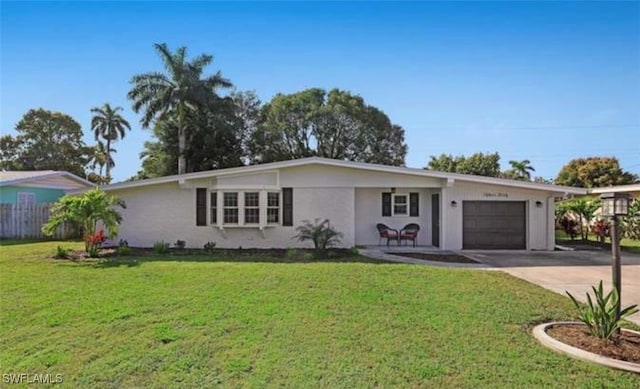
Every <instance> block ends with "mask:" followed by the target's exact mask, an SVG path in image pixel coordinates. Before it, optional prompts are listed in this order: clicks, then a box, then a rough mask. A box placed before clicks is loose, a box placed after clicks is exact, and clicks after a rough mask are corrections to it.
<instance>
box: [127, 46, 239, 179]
mask: <svg viewBox="0 0 640 389" xmlns="http://www.w3.org/2000/svg"><path fill="white" fill-rule="evenodd" d="M154 47H155V49H156V52H157V53H158V55H159V56H160V59H161V60H162V63H163V65H164V68H165V71H166V74H164V73H159V72H150V73H144V74H138V75H135V76H133V78H132V79H131V83H132V84H133V87H132V89H131V90H130V91H129V93H128V95H127V96H128V97H129V99H130V100H132V102H133V104H132V107H133V110H134V111H135V112H136V113H138V112H140V111H141V110H143V111H144V114H143V116H142V119H141V120H140V123H141V124H142V127H143V128H148V127H149V125H150V124H151V123H152V122H154V121H157V120H162V119H166V118H168V117H171V116H172V117H174V118H175V119H176V120H177V123H178V174H184V173H185V172H186V163H185V157H184V153H185V148H186V133H187V120H186V119H187V116H188V115H189V113H190V111H191V112H192V111H193V110H196V109H198V108H201V107H204V106H206V105H208V104H210V103H211V101H212V100H215V99H217V98H218V97H217V95H216V90H217V89H219V88H229V87H231V86H232V84H231V82H230V81H229V80H227V79H225V78H223V77H222V73H220V71H218V72H216V73H215V74H213V75H210V76H207V77H204V78H203V77H202V73H203V71H204V68H205V67H206V66H208V65H209V64H211V62H212V61H213V56H211V55H208V54H202V55H199V56H197V57H196V58H194V59H192V60H191V61H187V58H186V57H187V48H186V47H184V46H183V47H179V48H178V49H177V50H176V51H175V52H174V53H172V52H171V51H170V50H169V48H168V46H167V44H166V43H162V44H157V43H156V44H155V45H154Z"/></svg>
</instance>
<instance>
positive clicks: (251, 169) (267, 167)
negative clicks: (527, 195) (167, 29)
mask: <svg viewBox="0 0 640 389" xmlns="http://www.w3.org/2000/svg"><path fill="white" fill-rule="evenodd" d="M306 165H322V166H334V167H345V168H353V169H360V170H368V171H377V172H385V173H396V174H407V175H413V176H420V177H431V178H442V179H444V180H446V182H455V180H460V181H464V182H476V183H483V184H492V185H501V186H506V187H513V188H523V189H531V190H541V191H546V192H552V193H557V194H559V195H564V194H578V195H584V194H586V193H587V189H584V188H574V187H567V186H558V185H550V184H539V183H535V182H525V181H517V180H509V179H504V178H494V177H483V176H473V175H468V174H458V173H444V172H439V171H435V170H424V169H416V168H407V167H400V166H386V165H377V164H370V163H363V162H352V161H340V160H335V159H328V158H319V157H310V158H302V159H294V160H290V161H281V162H272V163H266V164H262V165H250V166H242V167H236V168H228V169H219V170H209V171H205V172H197V173H188V174H183V175H174V176H167V177H158V178H150V179H146V180H138V181H129V182H120V183H116V184H110V185H105V186H103V187H102V189H103V190H105V191H110V190H117V189H125V188H135V187H140V186H147V185H157V184H163V183H169V182H176V181H178V180H197V179H203V178H212V177H223V176H230V175H238V174H251V173H255V172H269V171H273V170H275V169H282V168H290V167H297V166H306ZM446 182H445V183H443V186H446V185H447V184H446Z"/></svg>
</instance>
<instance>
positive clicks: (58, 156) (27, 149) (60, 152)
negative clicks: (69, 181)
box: [0, 108, 92, 177]
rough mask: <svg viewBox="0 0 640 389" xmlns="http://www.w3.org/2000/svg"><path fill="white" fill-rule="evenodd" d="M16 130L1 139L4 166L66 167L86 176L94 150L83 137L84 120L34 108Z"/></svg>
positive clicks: (2, 165) (0, 164) (35, 168)
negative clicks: (79, 121)
mask: <svg viewBox="0 0 640 389" xmlns="http://www.w3.org/2000/svg"><path fill="white" fill-rule="evenodd" d="M16 132H17V136H15V137H12V136H10V135H5V136H3V137H2V139H0V144H1V145H2V153H1V154H0V156H1V157H2V159H1V160H0V168H1V169H7V170H63V171H68V172H71V173H73V174H75V175H78V176H80V177H84V176H85V166H86V165H87V163H88V161H89V159H90V158H91V154H92V150H91V148H90V147H87V146H86V144H85V143H84V141H83V140H82V130H81V127H80V124H79V123H78V122H76V121H75V120H74V119H73V118H72V117H71V116H69V115H66V114H64V113H61V112H53V111H47V110H45V109H42V108H40V109H31V110H29V111H28V112H27V113H26V114H25V115H24V116H23V117H22V119H21V120H20V121H19V122H18V124H17V125H16ZM5 147H7V148H5Z"/></svg>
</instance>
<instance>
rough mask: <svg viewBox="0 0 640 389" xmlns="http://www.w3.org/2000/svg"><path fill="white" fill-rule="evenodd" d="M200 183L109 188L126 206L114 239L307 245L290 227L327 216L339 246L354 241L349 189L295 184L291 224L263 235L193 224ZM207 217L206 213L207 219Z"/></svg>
mask: <svg viewBox="0 0 640 389" xmlns="http://www.w3.org/2000/svg"><path fill="white" fill-rule="evenodd" d="M205 185H206V183H205V182H200V183H199V184H194V185H193V188H187V189H183V188H180V186H179V185H178V184H177V183H173V184H163V185H153V186H148V187H141V188H132V189H123V190H119V191H114V194H116V195H117V196H119V197H120V198H121V199H123V200H124V201H125V202H126V204H127V209H125V210H123V211H122V216H123V221H122V224H121V226H120V231H119V234H118V237H117V238H116V239H115V240H116V241H117V240H118V239H120V238H122V239H126V240H127V241H128V242H129V244H130V245H131V246H134V247H151V246H153V244H154V242H157V241H160V240H164V241H165V242H168V243H173V242H175V241H176V240H178V239H180V240H185V241H186V242H187V247H193V248H202V247H203V246H204V244H205V243H207V242H210V241H213V242H216V244H217V247H220V248H238V247H243V248H287V247H311V246H312V245H311V244H310V243H309V242H306V243H300V242H297V240H295V239H292V237H293V236H294V235H295V234H296V232H295V227H296V226H299V225H300V224H302V221H303V220H305V219H306V220H311V221H313V220H314V219H315V218H329V219H330V220H331V224H332V226H333V227H334V228H336V229H337V230H338V231H340V232H342V233H343V234H344V238H343V239H342V244H341V246H342V247H351V246H353V245H354V244H355V238H354V220H355V217H354V207H353V204H354V188H313V189H311V188H294V189H293V201H294V203H293V216H294V223H293V225H294V226H293V227H283V226H275V227H266V228H265V229H264V235H263V233H262V232H261V231H260V230H259V229H258V228H257V227H229V228H225V230H224V232H223V231H221V230H220V229H219V228H218V227H216V226H212V225H208V226H196V209H195V198H196V194H195V188H196V187H205ZM219 205H220V204H219ZM281 205H282V202H281ZM209 219H210V215H209V214H208V212H207V220H208V221H209V222H210V220H209ZM209 224H210V223H209Z"/></svg>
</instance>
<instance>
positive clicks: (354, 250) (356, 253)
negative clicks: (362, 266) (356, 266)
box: [348, 246, 360, 257]
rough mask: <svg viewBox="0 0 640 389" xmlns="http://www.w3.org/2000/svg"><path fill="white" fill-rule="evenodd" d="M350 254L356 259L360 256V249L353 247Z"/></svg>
mask: <svg viewBox="0 0 640 389" xmlns="http://www.w3.org/2000/svg"><path fill="white" fill-rule="evenodd" d="M348 254H349V256H352V257H355V256H358V255H360V251H359V250H358V248H357V247H356V246H353V247H351V248H350V249H349V252H348Z"/></svg>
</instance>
